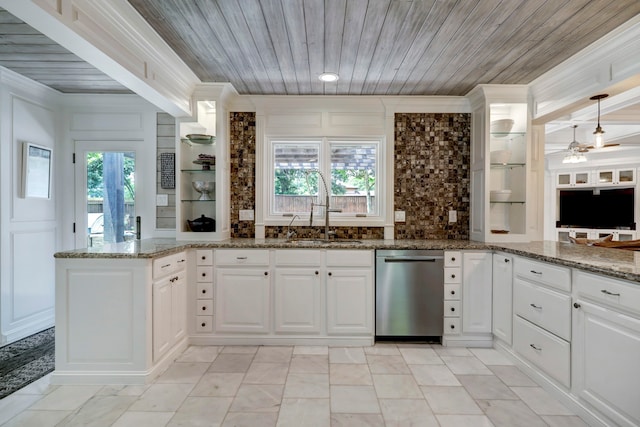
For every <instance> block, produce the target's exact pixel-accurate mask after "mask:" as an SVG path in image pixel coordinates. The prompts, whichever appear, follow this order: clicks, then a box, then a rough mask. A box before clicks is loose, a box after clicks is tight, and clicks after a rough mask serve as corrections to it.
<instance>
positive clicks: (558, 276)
mask: <svg viewBox="0 0 640 427" xmlns="http://www.w3.org/2000/svg"><path fill="white" fill-rule="evenodd" d="M514 272H515V274H516V276H520V277H522V278H524V279H528V280H531V281H534V282H538V283H542V284H544V285H547V286H550V287H552V288H556V289H559V290H561V291H565V292H571V270H569V269H568V268H567V267H561V266H557V265H552V264H548V263H546V262H540V261H533V260H530V259H527V258H520V257H518V258H516V260H515V265H514Z"/></svg>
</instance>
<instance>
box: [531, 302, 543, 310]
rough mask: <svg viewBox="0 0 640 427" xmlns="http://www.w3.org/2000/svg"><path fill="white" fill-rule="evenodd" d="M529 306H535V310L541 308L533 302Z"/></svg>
mask: <svg viewBox="0 0 640 427" xmlns="http://www.w3.org/2000/svg"><path fill="white" fill-rule="evenodd" d="M529 305H530V306H531V307H533V308H535V309H536V310H542V307H541V306H539V305H535V304H534V303H531V304H529Z"/></svg>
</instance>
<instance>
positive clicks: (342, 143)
mask: <svg viewBox="0 0 640 427" xmlns="http://www.w3.org/2000/svg"><path fill="white" fill-rule="evenodd" d="M380 153H381V140H380V139H371V138H369V139H362V140H360V139H358V140H354V139H348V140H346V139H345V140H338V139H330V138H322V139H313V140H290V139H288V140H282V139H271V140H270V141H269V155H268V156H266V157H267V158H268V159H269V160H268V165H267V170H268V171H269V186H268V191H269V194H268V197H265V200H266V201H267V203H268V206H267V209H266V212H265V213H266V215H265V219H266V220H267V221H269V220H271V224H275V223H281V222H282V219H283V218H285V220H286V218H287V217H288V218H290V217H291V216H293V215H299V216H300V217H301V218H305V217H307V218H308V217H309V214H310V212H311V205H312V203H313V206H314V212H313V215H314V218H323V217H324V212H325V206H324V205H325V204H326V194H327V193H326V191H327V190H326V189H327V188H328V189H329V205H330V207H331V209H336V210H339V212H332V213H331V216H332V222H333V223H335V222H336V220H337V221H338V222H340V221H341V220H342V221H345V222H351V223H353V222H355V220H356V218H357V220H358V222H366V223H370V222H372V221H381V220H382V218H381V215H382V214H381V213H382V212H383V209H382V208H381V202H382V197H381V195H380V194H379V188H381V187H382V185H381V178H380V170H381V169H382V168H381V165H380V160H379V159H380V157H379V156H380Z"/></svg>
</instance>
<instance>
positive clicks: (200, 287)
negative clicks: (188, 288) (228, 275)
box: [196, 282, 213, 299]
mask: <svg viewBox="0 0 640 427" xmlns="http://www.w3.org/2000/svg"><path fill="white" fill-rule="evenodd" d="M196 297H197V298H201V299H203V298H213V283H205V282H200V283H198V284H196Z"/></svg>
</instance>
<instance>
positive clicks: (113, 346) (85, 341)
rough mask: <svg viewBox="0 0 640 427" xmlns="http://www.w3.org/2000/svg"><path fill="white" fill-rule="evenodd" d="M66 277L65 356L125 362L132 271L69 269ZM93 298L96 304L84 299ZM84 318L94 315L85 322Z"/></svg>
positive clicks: (76, 360)
mask: <svg viewBox="0 0 640 427" xmlns="http://www.w3.org/2000/svg"><path fill="white" fill-rule="evenodd" d="M67 278H68V281H67V290H66V294H67V301H66V307H65V308H66V310H67V318H68V321H67V324H66V327H67V331H66V336H67V343H68V345H67V351H68V354H67V358H66V359H67V360H65V361H63V362H68V363H83V362H85V361H95V360H100V361H103V362H107V363H109V362H110V363H129V362H131V361H132V359H133V332H134V331H135V330H136V328H135V325H134V324H133V320H134V315H133V309H134V307H133V301H134V295H133V293H134V285H135V283H134V275H133V273H132V272H131V271H126V270H122V271H107V270H72V271H70V272H69V273H68V277H67ZM87 301H96V304H91V303H87ZM86 319H94V321H93V322H87V321H86Z"/></svg>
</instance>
